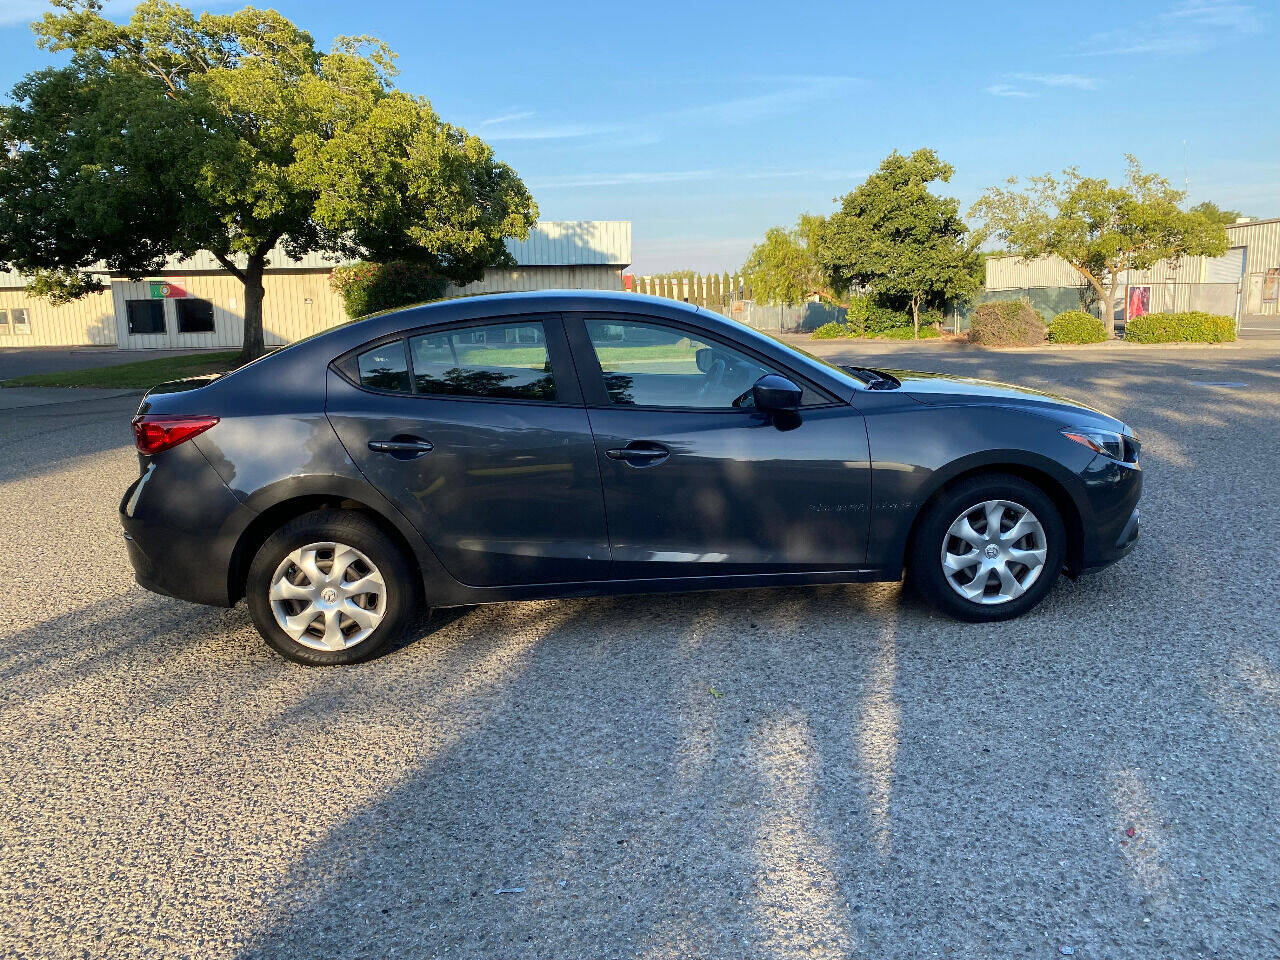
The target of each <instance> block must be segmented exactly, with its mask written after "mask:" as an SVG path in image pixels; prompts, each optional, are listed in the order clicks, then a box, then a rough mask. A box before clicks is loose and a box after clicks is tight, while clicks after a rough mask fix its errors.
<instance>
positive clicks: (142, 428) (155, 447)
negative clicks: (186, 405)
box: [133, 413, 218, 455]
mask: <svg viewBox="0 0 1280 960" xmlns="http://www.w3.org/2000/svg"><path fill="white" fill-rule="evenodd" d="M217 422H218V418H217V417H165V416H161V415H159V414H148V413H142V414H139V415H138V416H136V417H134V418H133V439H134V442H135V443H137V445H138V452H139V453H145V454H148V455H149V454H153V453H159V452H160V451H161V450H168V449H169V448H170V447H176V446H177V445H178V444H180V443H182V442H183V441H184V440H190V439H191V438H192V437H194V436H195V435H196V434H198V433H204V432H205V431H206V430H208V429H209V428H210V427H212V426H213V425H214V424H215V423H217Z"/></svg>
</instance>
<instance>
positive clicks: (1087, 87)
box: [0, 0, 1280, 273]
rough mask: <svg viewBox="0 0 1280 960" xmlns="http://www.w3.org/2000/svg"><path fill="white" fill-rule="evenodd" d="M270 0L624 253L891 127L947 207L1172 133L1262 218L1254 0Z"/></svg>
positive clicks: (645, 255)
mask: <svg viewBox="0 0 1280 960" xmlns="http://www.w3.org/2000/svg"><path fill="white" fill-rule="evenodd" d="M260 5H263V4H260ZM271 5H272V6H274V7H275V8H276V9H278V10H280V11H281V12H282V13H284V14H285V15H287V16H289V17H291V18H292V19H293V20H294V21H295V22H297V23H299V24H300V25H301V26H303V27H304V28H306V29H307V30H309V31H310V32H311V33H312V34H313V35H314V36H315V37H316V39H317V42H318V43H320V44H321V45H322V46H327V45H328V43H329V41H330V40H331V39H332V38H333V37H334V36H336V35H339V34H372V35H374V36H377V37H380V38H382V39H384V40H386V41H388V42H389V43H390V44H391V45H392V47H393V48H394V49H395V50H396V51H397V52H398V53H399V54H400V68H401V76H400V85H401V86H402V87H403V88H404V89H406V90H409V91H411V92H413V93H418V94H423V95H425V96H427V97H429V98H430V99H431V100H432V102H433V103H434V105H435V107H436V109H437V110H438V111H439V113H440V114H441V115H442V116H443V117H444V118H445V119H446V120H448V121H450V122H453V123H456V124H459V125H461V126H465V127H467V128H468V129H469V130H471V131H473V132H475V133H477V134H480V135H481V136H483V137H485V138H486V139H487V140H488V141H490V142H491V143H492V144H493V146H494V149H495V150H496V151H497V153H498V155H499V156H500V157H501V158H502V159H503V160H505V161H507V162H508V163H510V164H512V165H513V166H514V167H515V168H516V169H517V170H518V171H519V172H520V174H521V175H522V176H523V177H524V179H525V182H526V183H527V184H528V185H529V186H530V188H531V189H532V191H533V194H534V196H535V198H536V199H537V201H538V205H539V208H540V211H541V216H542V217H543V218H544V219H554V220H570V219H582V220H590V219H620V220H631V221H632V223H633V225H634V227H633V243H634V258H635V268H636V271H637V272H641V273H647V272H654V271H659V270H666V269H673V268H678V267H693V268H695V269H699V270H720V269H734V268H736V267H737V266H739V265H740V264H741V263H742V260H743V258H744V257H745V255H746V253H747V251H748V250H749V248H750V246H751V244H752V242H754V241H755V240H756V239H758V238H759V237H760V235H761V234H762V233H763V232H764V230H765V229H766V228H768V227H769V226H771V225H773V224H778V223H791V222H793V221H794V219H795V217H796V215H797V214H799V213H800V212H801V211H811V212H815V213H826V212H828V211H829V210H830V209H832V198H834V197H836V196H838V195H840V194H843V193H844V192H846V191H848V190H849V189H851V188H852V187H853V186H855V185H856V184H857V183H858V182H859V181H860V180H861V179H862V178H863V177H864V176H866V174H867V173H868V172H870V171H871V170H873V169H874V168H875V167H876V165H877V164H878V163H879V162H880V160H881V159H882V158H883V157H884V156H885V155H886V154H887V153H888V152H889V151H891V150H893V149H895V148H896V149H898V150H900V151H903V152H907V151H910V150H912V149H915V148H916V147H920V146H930V147H933V148H934V149H936V150H937V151H938V152H939V153H940V154H941V155H942V156H943V158H944V159H946V160H948V161H949V162H951V163H952V164H954V166H955V168H956V175H955V177H954V179H953V180H952V184H951V190H952V192H953V193H954V195H956V196H958V197H959V198H960V199H961V201H962V204H963V206H964V208H965V209H967V207H968V204H969V203H970V202H971V201H972V200H973V199H975V198H976V197H977V196H978V194H979V193H980V192H981V191H982V190H983V188H985V187H987V186H989V185H991V184H994V183H998V182H1000V181H1002V180H1004V179H1005V178H1006V177H1008V176H1011V175H1017V176H1025V175H1027V174H1035V173H1042V172H1044V171H1046V170H1053V171H1057V170H1060V169H1061V168H1062V167H1064V166H1066V165H1068V164H1076V165H1078V166H1080V168H1081V169H1082V170H1083V171H1085V172H1087V173H1089V174H1097V175H1102V176H1108V177H1118V176H1120V175H1122V173H1123V169H1124V159H1123V157H1124V154H1125V153H1133V154H1135V155H1137V156H1138V157H1139V159H1141V160H1142V161H1143V163H1144V164H1145V165H1146V166H1147V167H1148V168H1149V169H1155V170H1158V171H1160V172H1162V173H1164V174H1165V175H1166V176H1168V177H1169V178H1170V179H1172V180H1174V181H1175V182H1177V183H1179V184H1181V182H1182V180H1183V177H1184V157H1185V158H1186V162H1185V168H1186V172H1187V173H1189V175H1190V186H1191V194H1190V199H1191V201H1192V202H1195V201H1198V200H1203V199H1210V200H1214V201H1215V202H1217V203H1219V204H1221V205H1224V206H1233V207H1237V208H1240V209H1243V210H1244V211H1245V212H1246V213H1249V214H1252V215H1255V216H1263V217H1269V216H1280V123H1278V122H1277V120H1278V119H1280V110H1278V109H1277V106H1276V104H1277V103H1278V102H1280V71H1278V70H1277V69H1276V64H1277V63H1278V62H1280V6H1277V5H1276V4H1275V3H1274V2H1267V3H1262V2H1252V3H1251V2H1244V0H1153V2H1126V3H1122V4H1117V3H1115V2H1114V0H1112V2H1092V0H1076V2H1072V3H1070V4H1062V3H1060V2H1055V3H1037V2H1034V0H1026V2H1023V3H1009V2H1007V0H1005V2H1000V3H983V2H969V3H953V2H945V0H944V2H928V3H925V2H918V3H911V2H897V3H887V4H886V3H810V2H806V0H789V2H787V3H780V4H770V5H764V4H760V5H754V6H753V5H750V4H745V3H723V4H720V3H704V4H698V3H692V4H690V3H684V4H668V3H660V2H659V3H647V4H644V5H640V6H626V5H618V4H607V3H598V2H597V3H576V4H569V3H555V2H546V0H544V2H539V3H529V2H527V0H524V2H520V3H510V2H506V0H490V2H486V3H461V4H440V3H423V2H411V0H364V2H362V3H359V4H352V3H350V2H349V0H343V2H336V0H310V2H304V0H280V2H276V3H274V4H271ZM193 6H195V7H197V8H200V7H201V4H200V3H198V2H197V3H195V4H193ZM210 6H212V7H215V8H218V9H227V8H229V7H230V6H231V4H228V3H221V2H219V3H214V4H210ZM130 7H131V4H130V3H127V2H119V0H116V2H114V3H112V5H111V6H110V8H109V10H110V12H111V13H112V14H113V15H125V14H127V12H128V10H129V9H130ZM43 9H44V4H43V2H42V0H0V88H3V89H8V88H9V87H11V86H12V84H13V83H14V82H15V81H17V80H18V79H19V78H20V77H21V76H22V75H23V74H24V73H26V72H27V71H29V70H31V69H33V68H35V67H37V66H40V65H42V64H44V63H47V62H49V58H48V57H47V56H46V55H44V54H41V53H40V52H39V51H37V50H36V49H35V47H34V44H33V43H32V39H31V34H30V32H29V30H28V28H27V23H28V22H29V21H30V20H31V19H33V18H34V17H35V16H38V15H39V13H40V12H41V11H42V10H43ZM1184 141H1185V151H1184Z"/></svg>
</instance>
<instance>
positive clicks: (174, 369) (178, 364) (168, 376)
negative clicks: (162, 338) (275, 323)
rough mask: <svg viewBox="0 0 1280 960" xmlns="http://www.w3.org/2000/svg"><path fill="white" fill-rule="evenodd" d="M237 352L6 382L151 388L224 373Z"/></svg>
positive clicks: (8, 384) (11, 384)
mask: <svg viewBox="0 0 1280 960" xmlns="http://www.w3.org/2000/svg"><path fill="white" fill-rule="evenodd" d="M238 356H239V354H238V353H237V352H235V351H227V352H226V353H191V354H185V355H183V356H180V357H157V358H155V359H154V360H138V361H135V362H134V363H119V364H116V365H114V366H107V367H90V368H89V369H87V370H65V371H63V372H61V373H32V374H28V375H27V376H25V377H14V378H13V379H11V380H6V381H4V386H6V387H102V388H104V389H108V390H149V389H151V388H152V387H154V386H155V385H156V384H157V383H164V382H165V381H166V380H181V379H183V378H184V377H199V376H203V375H205V374H209V373H225V372H226V371H227V370H231V369H233V368H234V367H235V365H236V357H238Z"/></svg>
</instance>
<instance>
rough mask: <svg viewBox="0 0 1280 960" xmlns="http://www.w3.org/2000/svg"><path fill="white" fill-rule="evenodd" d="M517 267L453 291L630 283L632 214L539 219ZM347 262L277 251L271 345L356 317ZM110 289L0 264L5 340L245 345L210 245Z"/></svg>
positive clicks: (269, 309) (0, 332)
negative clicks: (78, 286)
mask: <svg viewBox="0 0 1280 960" xmlns="http://www.w3.org/2000/svg"><path fill="white" fill-rule="evenodd" d="M507 249H508V250H509V251H510V252H511V254H512V256H513V257H514V258H515V261H516V266H515V267H512V268H510V269H496V268H492V269H490V270H488V271H486V273H485V276H484V279H482V280H479V281H477V282H476V283H469V284H467V285H466V286H465V287H450V288H449V290H448V292H447V295H448V296H464V295H470V294H477V293H498V292H508V291H517V290H547V289H583V290H621V289H622V272H623V270H624V269H625V268H626V267H628V266H630V264H631V223H630V221H626V220H582V221H551V222H541V223H538V224H537V225H536V226H535V227H534V228H533V230H532V231H531V232H530V234H529V238H528V239H527V240H524V241H514V240H513V241H508V242H507ZM343 262H346V261H341V260H338V259H332V258H326V257H324V256H322V255H319V254H311V255H308V256H307V257H304V258H303V259H301V260H292V259H290V258H289V257H287V256H286V255H285V254H284V252H283V251H282V250H279V249H277V250H276V251H275V252H273V253H272V255H271V258H270V265H269V266H268V268H267V272H266V276H265V277H264V281H263V285H264V287H265V288H266V295H265V298H264V300H263V305H262V317H263V320H262V322H263V332H264V334H265V337H266V342H267V344H268V345H269V346H271V345H280V344H285V343H289V342H291V341H293V340H298V339H300V338H302V337H306V336H309V335H311V334H313V333H316V332H318V331H320V330H324V329H325V328H327V327H331V326H334V325H335V324H339V323H343V322H345V321H346V320H347V319H348V317H347V315H346V312H345V310H344V309H343V305H342V298H341V297H339V296H338V294H336V293H334V292H333V290H331V289H330V287H329V273H330V271H332V270H333V268H334V267H335V266H338V265H340V264H341V263H343ZM100 275H101V279H102V280H103V282H104V283H107V284H108V288H107V289H106V290H103V291H102V292H100V293H94V294H90V295H88V296H86V297H83V298H82V299H80V300H77V301H75V302H73V303H69V304H66V305H64V306H54V305H53V304H51V303H49V302H48V301H46V300H40V299H36V298H34V297H31V296H28V295H27V293H26V289H25V287H26V278H25V277H23V276H21V275H20V274H17V273H13V272H8V273H0V347H41V346H80V345H99V346H117V347H119V348H121V349H127V350H135V349H159V348H164V349H173V348H183V347H191V348H199V347H228V348H234V347H239V346H240V343H241V335H242V327H243V315H242V313H241V307H242V303H243V299H244V294H243V288H242V286H241V284H240V282H239V281H238V280H236V278H235V277H233V276H232V275H231V274H230V273H228V272H227V271H226V270H225V269H223V267H222V266H221V265H220V264H219V263H218V262H217V261H216V260H215V259H214V258H213V255H212V254H209V253H206V252H201V253H198V254H196V255H195V256H194V257H190V258H187V259H174V260H171V261H169V262H168V263H167V264H165V267H164V269H163V270H161V271H159V272H157V273H155V274H152V275H149V276H147V277H145V278H143V279H141V280H138V281H131V280H129V279H127V278H125V277H121V276H116V275H111V274H109V273H107V272H105V271H102V272H100Z"/></svg>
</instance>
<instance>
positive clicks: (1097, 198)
mask: <svg viewBox="0 0 1280 960" xmlns="http://www.w3.org/2000/svg"><path fill="white" fill-rule="evenodd" d="M1127 159H1128V161H1129V170H1128V174H1127V176H1126V178H1125V183H1124V184H1123V185H1120V186H1112V185H1111V184H1109V183H1108V182H1107V181H1106V180H1104V179H1101V178H1099V177H1083V176H1081V175H1080V173H1079V172H1078V171H1077V169H1076V168H1075V167H1070V168H1068V169H1067V170H1065V171H1063V174H1062V178H1061V179H1060V180H1059V179H1058V178H1055V177H1053V176H1052V175H1050V174H1045V175H1044V176H1041V177H1031V178H1030V179H1029V180H1028V186H1027V188H1026V189H1025V190H1018V189H1016V187H1017V179H1016V178H1010V180H1009V181H1008V183H1009V186H1008V187H1007V188H1006V187H992V188H991V189H990V190H988V191H987V192H986V193H984V194H983V195H982V197H981V199H979V200H978V202H977V203H976V204H974V206H973V209H972V210H971V211H970V216H972V217H978V218H981V219H982V220H983V221H985V232H986V233H988V234H990V235H993V236H995V237H996V238H998V239H999V240H1001V241H1002V242H1003V243H1004V244H1006V245H1007V246H1008V248H1009V250H1010V251H1011V252H1012V253H1015V254H1017V255H1018V256H1020V257H1022V258H1024V259H1028V260H1029V259H1033V258H1036V257H1044V256H1057V257H1061V258H1062V259H1063V260H1065V261H1066V262H1067V263H1069V264H1070V265H1071V266H1072V267H1073V268H1074V269H1075V270H1076V272H1077V273H1079V274H1080V275H1081V277H1083V278H1084V280H1085V281H1086V282H1087V283H1088V285H1089V286H1090V287H1091V288H1092V289H1093V290H1094V291H1095V292H1096V294H1097V299H1098V302H1099V303H1101V304H1102V311H1103V313H1102V319H1103V322H1104V323H1106V325H1107V333H1108V335H1111V334H1114V333H1115V296H1116V294H1117V293H1118V292H1119V275H1120V273H1121V272H1122V271H1124V270H1127V269H1135V270H1145V269H1149V268H1150V267H1152V266H1153V265H1154V264H1155V263H1157V262H1158V261H1160V260H1164V259H1168V258H1175V259H1176V258H1177V257H1179V256H1182V255H1188V256H1210V257H1214V256H1221V255H1222V254H1223V253H1225V252H1226V249H1227V233H1226V230H1225V228H1224V226H1223V222H1222V220H1221V216H1222V215H1223V214H1222V212H1221V211H1219V212H1218V214H1219V216H1218V218H1217V219H1215V218H1214V217H1213V216H1211V215H1208V214H1207V213H1206V211H1204V210H1203V209H1201V210H1193V211H1187V210H1183V209H1182V208H1181V207H1180V206H1179V204H1180V203H1181V202H1182V199H1183V196H1184V194H1183V193H1182V192H1181V191H1179V190H1175V189H1174V188H1173V187H1172V186H1170V185H1169V181H1168V180H1166V179H1165V178H1164V177H1161V176H1159V175H1157V174H1154V173H1146V172H1144V171H1143V169H1142V165H1141V164H1140V163H1138V161H1137V160H1136V159H1135V158H1134V157H1132V156H1129V157H1128V158H1127ZM1214 209H1215V210H1216V209H1217V208H1216V207H1215V208H1214Z"/></svg>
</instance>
